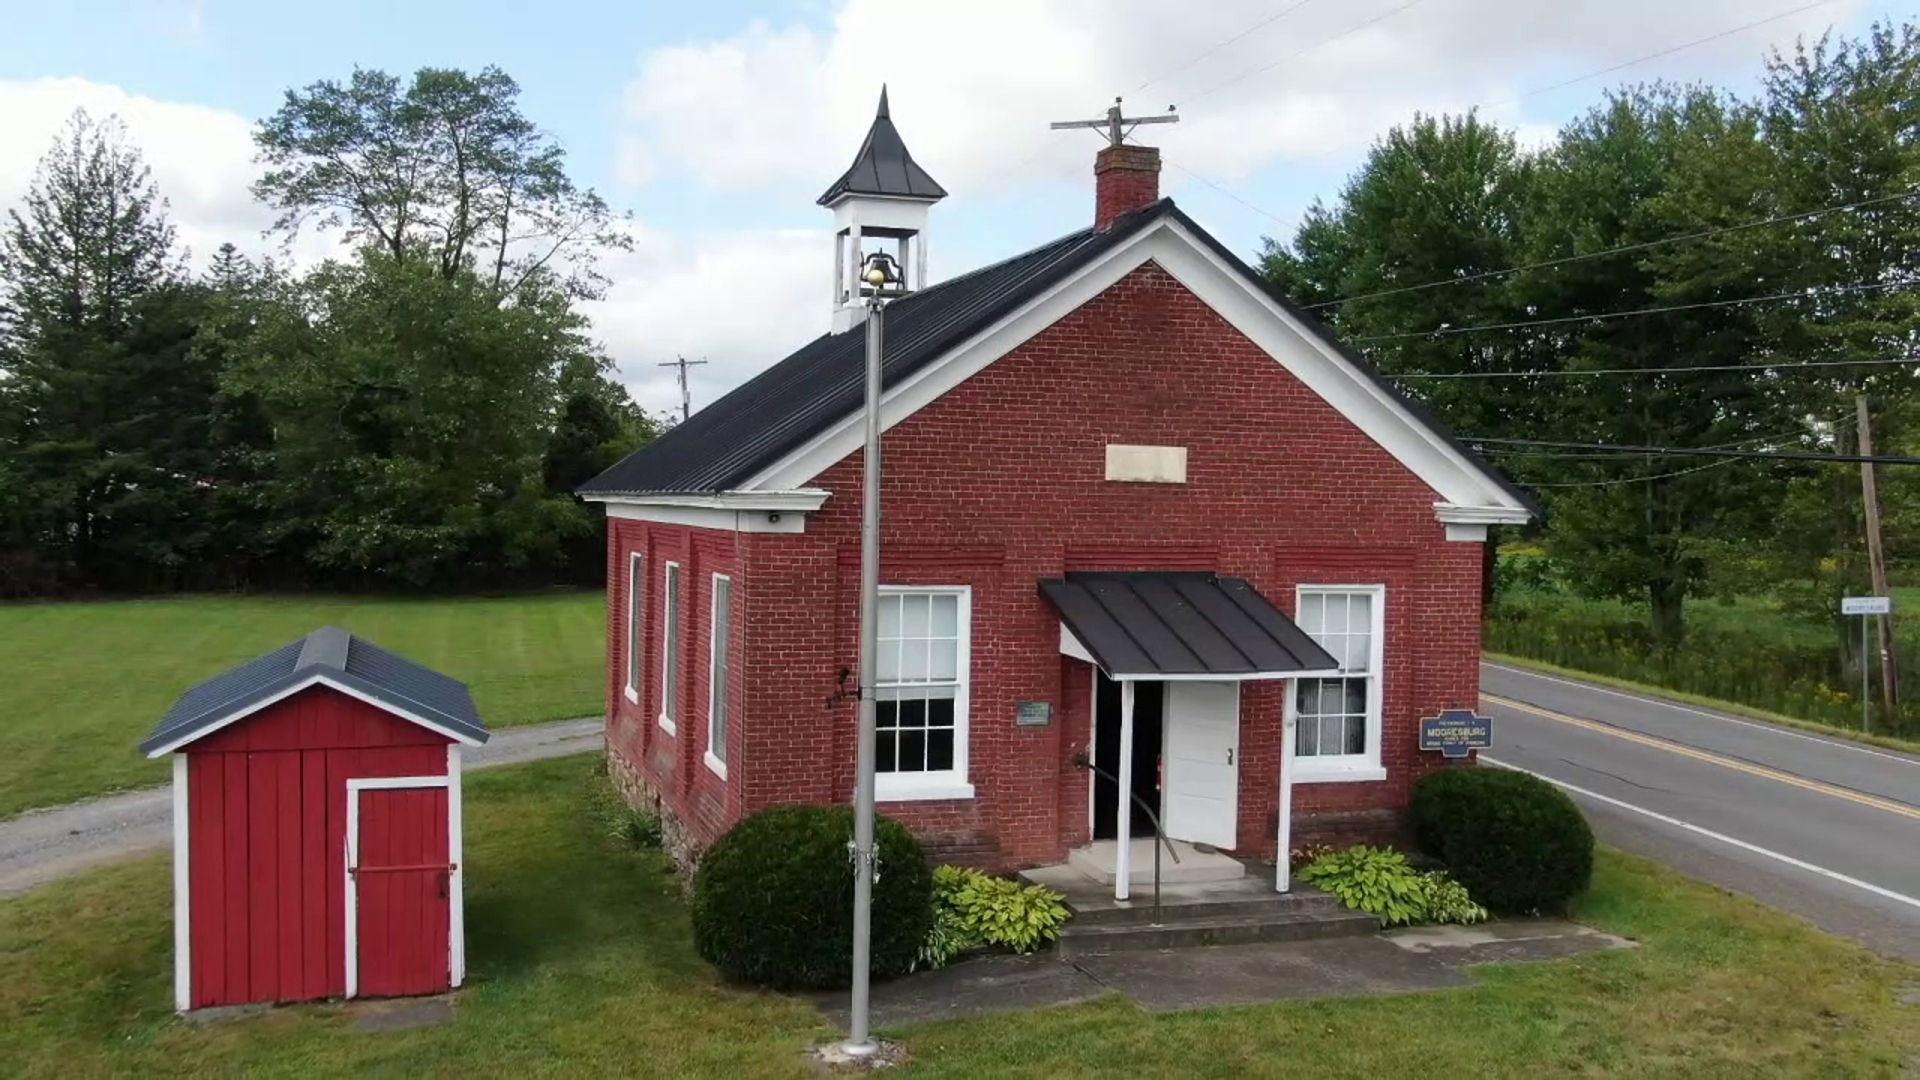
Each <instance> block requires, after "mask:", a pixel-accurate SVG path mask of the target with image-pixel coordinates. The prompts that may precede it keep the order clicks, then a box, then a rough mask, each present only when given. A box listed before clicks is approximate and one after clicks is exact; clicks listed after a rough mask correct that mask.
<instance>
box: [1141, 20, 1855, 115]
mask: <svg viewBox="0 0 1920 1080" xmlns="http://www.w3.org/2000/svg"><path fill="white" fill-rule="evenodd" d="M1821 2H1822V3H1831V2H1832V0H1821ZM1311 3H1313V0H1297V2H1295V3H1292V4H1289V5H1287V6H1286V7H1284V8H1282V9H1281V10H1280V13H1279V14H1277V15H1269V16H1267V17H1266V18H1264V19H1261V20H1260V21H1259V22H1257V23H1254V24H1253V25H1252V26H1249V27H1247V28H1246V29H1245V30H1242V31H1240V32H1239V33H1237V34H1235V35H1233V36H1232V37H1230V38H1228V39H1227V40H1225V41H1222V42H1220V43H1219V44H1218V45H1215V46H1213V47H1212V48H1210V49H1207V50H1206V51H1205V52H1202V53H1200V54H1199V55H1197V56H1195V57H1194V58H1192V59H1191V60H1188V61H1187V62H1186V63H1184V64H1181V65H1180V66H1179V67H1177V68H1174V69H1173V70H1171V71H1168V72H1165V73H1163V74H1160V75H1155V76H1154V77H1153V78H1151V79H1148V80H1147V81H1146V82H1143V83H1141V84H1140V85H1139V86H1136V87H1134V88H1133V92H1134V93H1136V94H1137V93H1139V92H1140V91H1142V90H1145V89H1146V88H1147V87H1149V86H1152V85H1153V84H1154V83H1157V82H1165V81H1166V80H1168V79H1171V78H1173V77H1174V76H1175V75H1178V74H1180V73H1181V72H1183V71H1185V70H1187V69H1188V68H1190V67H1192V66H1193V65H1195V64H1197V63H1199V62H1200V61H1202V60H1205V59H1206V58H1207V57H1209V56H1212V55H1213V54H1214V53H1217V52H1219V51H1220V50H1221V49H1224V48H1226V47H1227V46H1229V45H1232V44H1233V43H1234V42H1236V41H1239V40H1241V39H1242V38H1245V37H1247V36H1248V35H1250V34H1253V33H1255V32H1257V31H1259V30H1263V29H1265V28H1267V27H1268V26H1271V25H1273V24H1274V23H1277V22H1279V21H1280V20H1281V19H1284V18H1286V17H1287V16H1289V15H1291V14H1293V13H1294V12H1296V11H1299V10H1300V9H1301V8H1303V7H1306V6H1307V5H1308V4H1311Z"/></svg>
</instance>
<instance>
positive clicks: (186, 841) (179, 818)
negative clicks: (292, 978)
mask: <svg viewBox="0 0 1920 1080" xmlns="http://www.w3.org/2000/svg"><path fill="white" fill-rule="evenodd" d="M192 835H193V834H192V832H191V831H190V830H189V829H188V827H187V755H185V754H183V753H181V752H180V751H178V750H175V751H174V752H173V1007H174V1008H175V1009H177V1010H179V1011H180V1012H186V1011H187V1010H188V1009H191V1008H193V926H192V914H193V913H192V908H191V905H192V893H191V885H192V881H191V878H192V872H193V853H192V850H191V844H192V841H191V837H192Z"/></svg>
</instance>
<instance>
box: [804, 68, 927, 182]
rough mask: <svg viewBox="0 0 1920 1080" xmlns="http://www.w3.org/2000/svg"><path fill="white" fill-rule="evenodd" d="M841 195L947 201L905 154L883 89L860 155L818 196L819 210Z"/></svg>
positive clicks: (922, 170)
mask: <svg viewBox="0 0 1920 1080" xmlns="http://www.w3.org/2000/svg"><path fill="white" fill-rule="evenodd" d="M845 195H890V196H893V197H895V198H901V199H925V200H927V201H928V202H936V201H938V200H940V199H944V198H946V197H947V189H946V188H943V187H941V186H940V185H939V184H938V183H937V182H935V181H934V179H933V177H931V176H928V175H927V170H925V169H923V168H921V167H920V163H919V162H917V161H915V160H913V155H912V154H909V153H907V144H906V141H905V140H903V139H901V138H900V129H899V128H896V127H894V126H893V117H892V116H891V115H889V114H888V111H887V88H886V87H885V86H882V87H881V88H880V109H879V111H878V112H877V113H875V114H874V117H873V126H872V127H870V128H868V129H867V138H866V141H865V142H862V143H861V144H860V152H859V153H857V154H855V155H853V164H852V165H849V166H847V171H846V172H844V173H842V174H840V179H838V180H835V181H834V182H833V186H832V187H829V188H828V189H827V190H826V194H824V195H821V196H820V198H819V200H818V201H819V203H820V205H821V206H832V205H833V204H834V203H835V202H838V201H839V200H840V198H841V197H842V196H845Z"/></svg>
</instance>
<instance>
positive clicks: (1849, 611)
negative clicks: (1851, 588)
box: [1840, 596, 1893, 615]
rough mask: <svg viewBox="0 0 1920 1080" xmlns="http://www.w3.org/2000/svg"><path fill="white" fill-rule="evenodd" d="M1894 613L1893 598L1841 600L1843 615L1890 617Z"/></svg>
mask: <svg viewBox="0 0 1920 1080" xmlns="http://www.w3.org/2000/svg"><path fill="white" fill-rule="evenodd" d="M1892 612H1893V597H1891V596H1843V597H1841V598H1840V614H1842V615H1888V614H1891V613H1892Z"/></svg>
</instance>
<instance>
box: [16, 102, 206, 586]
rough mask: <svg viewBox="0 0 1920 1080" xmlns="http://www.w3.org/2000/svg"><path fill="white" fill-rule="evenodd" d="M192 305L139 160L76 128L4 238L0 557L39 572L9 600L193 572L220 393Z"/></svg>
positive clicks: (105, 134)
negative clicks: (27, 591) (66, 587)
mask: <svg viewBox="0 0 1920 1080" xmlns="http://www.w3.org/2000/svg"><path fill="white" fill-rule="evenodd" d="M199 303H200V297H199V295H198V293H197V290H196V289H195V288H194V287H193V286H192V285H191V284H190V283H187V282H185V281H184V280H183V279H182V276H181V262H180V255H179V253H178V252H177V250H176V249H175V245H174V233H173V228H172V226H171V225H170V224H168V222H167V220H166V204H165V202H164V200H162V199H161V197H160V194H159V192H158V190H157V189H156V188H155V186H154V184H153V181H152V179H151V177H150V175H149V173H148V170H147V167H146V165H145V164H144V162H143V161H142V159H141V155H140V152H139V150H138V149H137V148H135V147H134V146H132V145H131V144H130V143H129V142H128V141H127V138H126V134H125V131H124V129H123V127H122V126H121V124H120V123H119V121H118V120H116V119H110V120H107V121H105V122H96V121H94V120H93V119H91V118H90V117H88V116H87V115H86V113H84V112H79V113H75V114H74V116H73V118H72V120H71V121H70V122H69V124H68V127H67V130H66V132H65V133H64V134H63V135H62V136H61V137H60V138H59V139H58V140H57V141H56V143H55V145H54V147H53V149H52V150H51V151H50V152H49V153H48V154H47V156H46V157H45V158H43V159H42V160H41V163H40V167H39V170H38V172H37V173H36V174H35V177H34V181H33V184H32V187H31V189H30V190H29V191H28V193H27V196H26V198H25V200H24V203H23V205H22V207H21V208H19V209H15V210H13V211H11V212H10V213H9V215H8V220H7V223H6V226H5V229H4V233H3V234H0V363H4V364H5V368H4V371H0V447H3V448H4V453H5V456H6V458H7V469H6V471H7V474H8V480H9V488H10V495H9V498H8V500H7V510H6V513H5V518H6V524H7V527H8V530H9V535H8V536H7V538H6V546H7V547H9V548H11V549H12V550H14V551H15V552H19V553H25V554H23V555H21V556H16V558H15V559H14V560H13V562H14V565H15V566H16V567H20V566H32V567H37V569H35V570H33V571H31V572H30V574H29V576H31V577H32V578H33V582H32V583H31V584H28V583H25V582H23V581H19V580H16V582H15V583H14V585H13V586H12V587H14V588H17V589H18V588H44V587H49V586H51V585H54V584H58V583H61V582H73V581H78V582H86V583H96V584H108V585H117V586H120V587H129V586H134V587H152V586H155V585H162V584H167V583H172V582H177V581H179V580H181V579H182V578H183V576H185V575H190V574H192V573H193V572H195V570H196V567H197V566H198V565H199V563H200V561H201V559H202V557H203V556H204V554H205V546H206V540H207V537H206V534H205V532H204V530H203V528H202V527H201V521H202V515H201V509H202V504H203V502H204V496H205V484H206V482H207V479H208V469H209V464H210V462H209V457H208V452H209V446H208V443H209V427H208V416H209V412H210V408H211V401H212V397H213V387H214V378H213V373H212V371H211V370H210V369H208V368H207V367H206V366H205V365H203V364H200V363H199V362H197V360H196V357H195V355H194V352H193V350H192V348H191V345H192V341H193V337H194V333H195V328H196V325H197V316H198V310H199Z"/></svg>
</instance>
